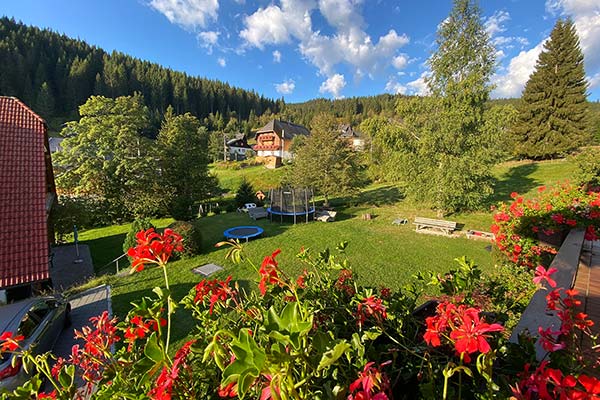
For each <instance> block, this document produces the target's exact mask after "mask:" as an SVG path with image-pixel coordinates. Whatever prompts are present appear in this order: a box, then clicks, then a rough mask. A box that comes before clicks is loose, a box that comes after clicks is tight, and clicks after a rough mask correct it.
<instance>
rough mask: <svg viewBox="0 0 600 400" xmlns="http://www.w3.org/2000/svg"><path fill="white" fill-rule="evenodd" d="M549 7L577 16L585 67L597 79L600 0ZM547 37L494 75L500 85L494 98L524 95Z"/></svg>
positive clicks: (555, 1) (567, 0)
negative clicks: (501, 71)
mask: <svg viewBox="0 0 600 400" xmlns="http://www.w3.org/2000/svg"><path fill="white" fill-rule="evenodd" d="M546 10H547V11H548V12H550V13H552V14H553V15H560V16H568V17H571V18H572V19H573V22H574V24H575V28H576V29H577V33H578V35H579V40H580V42H581V50H582V51H583V54H584V57H585V59H584V62H585V69H586V71H587V73H588V75H589V76H590V77H591V79H592V80H593V79H595V77H596V76H597V74H600V2H598V0H547V1H546ZM546 40H547V38H546V39H544V40H543V41H541V42H540V43H538V44H537V45H536V46H535V47H534V48H532V49H530V50H528V51H522V52H520V53H519V54H518V55H517V56H516V57H514V58H513V59H512V60H511V61H510V64H509V66H508V68H507V69H506V71H504V73H500V74H497V75H496V76H495V77H494V78H493V82H494V83H495V84H496V85H497V87H496V89H495V90H494V91H493V92H492V96H493V97H513V96H519V95H520V94H521V92H522V90H523V88H524V86H525V83H527V80H528V79H529V76H530V75H531V73H532V72H533V70H534V68H535V63H536V61H537V58H538V56H539V54H540V52H541V51H542V49H543V43H544V42H545V41H546ZM517 42H519V40H517ZM520 43H521V44H524V43H526V41H525V40H523V39H521V40H520ZM590 83H591V82H590Z"/></svg>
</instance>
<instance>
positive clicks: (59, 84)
mask: <svg viewBox="0 0 600 400" xmlns="http://www.w3.org/2000/svg"><path fill="white" fill-rule="evenodd" d="M0 60H2V61H1V62H0V95H6V96H16V97H18V98H20V99H22V100H23V101H24V102H25V103H26V104H29V105H31V106H32V107H33V108H34V109H35V110H36V111H37V112H38V113H40V114H41V115H42V116H44V118H46V119H47V120H48V121H49V122H50V123H51V124H52V125H54V126H55V127H58V126H60V124H61V123H62V122H64V121H66V120H71V119H75V118H76V117H77V107H78V106H80V105H81V104H83V103H85V101H86V100H87V99H88V98H89V97H90V96H91V95H103V96H107V97H117V96H123V95H129V94H133V93H134V92H136V91H138V92H141V93H142V94H143V95H144V99H145V102H146V105H147V106H148V107H149V109H150V111H151V113H152V120H153V122H154V124H155V125H156V124H158V122H159V121H160V120H161V119H162V114H163V113H164V111H165V110H166V109H167V107H168V106H169V105H171V106H173V108H174V110H175V112H176V113H177V114H181V113H184V112H190V113H192V114H193V115H195V116H197V117H198V118H200V119H203V118H205V117H207V116H208V115H209V114H211V113H212V114H214V115H216V114H217V113H219V114H220V115H221V116H223V118H224V119H225V120H226V121H227V120H228V118H229V117H231V116H236V117H238V118H240V119H243V120H247V119H249V117H250V115H251V112H252V114H255V115H257V116H260V115H261V114H263V113H264V112H265V111H267V110H270V111H272V112H274V113H277V112H278V111H279V110H280V109H281V108H282V105H283V103H282V102H281V101H280V100H278V101H273V100H271V99H267V98H265V97H263V96H261V95H259V94H257V93H256V92H254V91H247V90H243V89H240V88H236V87H232V86H230V85H229V84H227V83H223V82H220V81H216V80H209V79H204V78H199V77H193V76H189V75H187V74H185V73H182V72H177V71H173V70H171V69H168V68H165V67H162V66H160V65H158V64H155V63H151V62H148V61H142V60H139V59H137V58H133V57H131V56H128V55H126V54H122V53H118V52H113V53H112V54H108V53H106V52H105V51H104V50H102V49H100V48H98V47H95V46H90V45H89V44H87V43H86V42H84V41H81V40H75V39H71V38H69V37H67V36H65V35H60V34H58V33H55V32H53V31H50V30H46V29H39V28H36V27H31V26H26V25H24V24H22V23H19V22H16V21H15V20H14V19H9V18H6V17H3V18H0Z"/></svg>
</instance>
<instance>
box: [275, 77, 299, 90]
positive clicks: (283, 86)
mask: <svg viewBox="0 0 600 400" xmlns="http://www.w3.org/2000/svg"><path fill="white" fill-rule="evenodd" d="M295 88H296V84H295V83H294V80H293V79H287V80H285V81H283V82H281V83H276V84H275V90H277V93H281V94H290V93H292V92H293V91H294V89H295Z"/></svg>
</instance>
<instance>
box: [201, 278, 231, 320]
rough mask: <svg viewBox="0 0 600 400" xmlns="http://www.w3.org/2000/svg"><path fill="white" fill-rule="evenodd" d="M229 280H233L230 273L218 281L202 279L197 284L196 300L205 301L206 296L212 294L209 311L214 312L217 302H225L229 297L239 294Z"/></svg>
mask: <svg viewBox="0 0 600 400" xmlns="http://www.w3.org/2000/svg"><path fill="white" fill-rule="evenodd" d="M229 282H231V275H229V276H228V277H227V279H225V280H224V281H218V280H216V279H215V280H212V281H209V280H207V279H203V280H201V281H200V282H199V283H198V284H197V285H196V296H195V297H194V302H195V303H198V302H202V303H204V300H205V298H206V296H208V295H210V298H209V302H210V309H209V313H210V314H212V312H213V308H214V306H215V304H217V303H218V302H219V301H221V302H225V301H227V299H228V298H234V296H235V295H236V294H237V292H236V290H235V289H233V288H232V287H230V286H229Z"/></svg>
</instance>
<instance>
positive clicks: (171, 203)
mask: <svg viewBox="0 0 600 400" xmlns="http://www.w3.org/2000/svg"><path fill="white" fill-rule="evenodd" d="M207 145H208V134H207V133H206V130H205V129H204V128H203V127H202V126H201V125H200V121H198V119H197V118H196V117H194V116H193V115H191V114H189V113H186V114H184V115H177V116H176V115H174V114H173V110H172V109H171V108H169V109H168V110H167V113H166V114H165V120H164V122H163V124H162V127H161V129H160V132H159V134H158V138H157V146H158V155H159V160H160V161H159V165H160V178H159V181H160V187H161V189H162V192H163V193H164V201H165V202H166V205H167V210H168V211H169V213H170V214H171V215H172V216H173V218H175V219H179V220H188V219H191V218H192V217H193V214H194V213H193V210H192V205H193V204H194V203H195V202H197V201H201V200H205V199H207V198H209V197H210V196H211V194H212V193H213V192H214V191H215V188H216V180H215V178H214V177H212V176H210V175H209V173H208V162H209V160H208V152H207Z"/></svg>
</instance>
